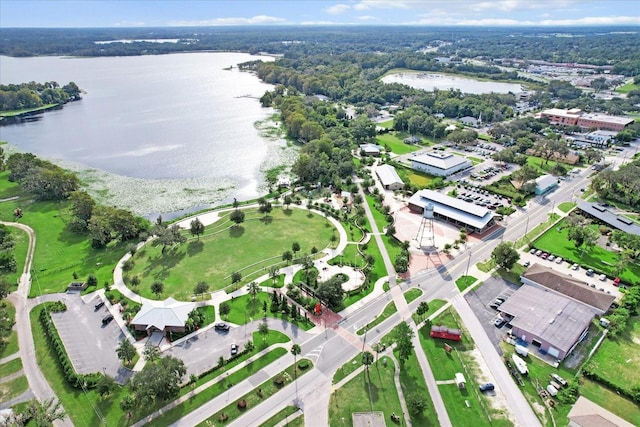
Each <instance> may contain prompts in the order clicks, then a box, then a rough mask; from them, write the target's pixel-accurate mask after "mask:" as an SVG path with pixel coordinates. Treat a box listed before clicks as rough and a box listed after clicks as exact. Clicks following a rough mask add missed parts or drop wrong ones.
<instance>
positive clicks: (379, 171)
mask: <svg viewBox="0 0 640 427" xmlns="http://www.w3.org/2000/svg"><path fill="white" fill-rule="evenodd" d="M376 175H377V176H378V179H379V180H380V183H381V184H382V186H383V187H384V188H385V189H387V190H401V189H402V187H404V182H402V180H401V179H400V176H399V175H398V172H396V169H395V168H394V167H393V166H391V165H380V166H378V167H377V168H376Z"/></svg>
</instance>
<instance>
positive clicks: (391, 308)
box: [356, 301, 398, 335]
mask: <svg viewBox="0 0 640 427" xmlns="http://www.w3.org/2000/svg"><path fill="white" fill-rule="evenodd" d="M397 311H398V309H397V307H396V303H395V302H393V301H391V302H390V303H389V304H387V305H386V306H385V308H384V310H382V313H380V315H379V316H376V317H375V319H373V320H372V321H371V322H369V323H367V324H366V325H365V326H363V327H362V328H360V329H358V330H357V331H356V334H358V335H362V334H364V332H365V331H368V330H371V329H372V328H374V327H376V326H377V325H379V324H380V323H382V322H383V321H385V320H386V319H387V318H388V317H389V316H391V315H392V314H393V313H395V312H397Z"/></svg>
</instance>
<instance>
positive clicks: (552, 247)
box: [533, 220, 640, 283]
mask: <svg viewBox="0 0 640 427" xmlns="http://www.w3.org/2000/svg"><path fill="white" fill-rule="evenodd" d="M563 224H564V220H563V221H560V222H559V223H558V224H557V225H556V226H554V227H552V228H550V229H549V230H548V231H547V232H546V233H544V234H543V235H542V236H540V237H539V238H538V239H536V240H535V241H534V242H533V246H534V247H535V248H537V249H541V250H543V251H545V252H548V253H551V254H554V255H556V256H558V255H559V256H561V257H562V258H564V259H565V260H567V261H568V262H569V263H574V262H577V263H578V264H580V265H581V266H584V267H585V268H592V269H594V270H595V271H596V272H602V273H605V274H606V275H607V276H609V277H612V276H613V267H614V266H615V265H616V263H617V262H618V259H619V258H620V256H619V255H618V254H616V253H614V252H611V251H608V250H606V249H604V248H602V247H600V246H598V245H595V246H591V247H589V248H588V249H587V250H586V251H585V252H584V256H581V255H582V250H581V249H580V250H579V249H576V248H575V245H574V244H573V242H570V241H569V240H568V239H567V233H568V229H567V228H564V229H562V230H561V228H562V225H563ZM589 227H592V228H593V229H594V230H596V231H597V230H598V226H597V225H595V224H594V225H590V226H589ZM567 265H569V264H567ZM620 278H621V279H622V281H623V282H625V283H640V265H629V266H628V267H627V268H626V269H625V271H624V272H622V274H621V275H620Z"/></svg>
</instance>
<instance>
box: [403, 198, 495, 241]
mask: <svg viewBox="0 0 640 427" xmlns="http://www.w3.org/2000/svg"><path fill="white" fill-rule="evenodd" d="M429 202H431V203H433V206H434V209H433V212H434V216H435V217H437V218H438V217H439V218H443V219H445V220H447V221H450V222H453V223H455V224H458V225H464V226H465V227H467V228H471V229H472V230H474V231H478V232H483V231H485V230H486V229H487V228H489V227H490V226H492V225H493V224H494V220H493V218H494V215H493V212H491V211H490V210H489V209H487V208H484V207H482V206H478V205H474V204H473V203H468V202H465V201H464V200H460V199H456V198H455V197H450V196H447V195H446V194H442V193H438V192H437V191H433V190H420V191H418V192H417V193H415V194H414V195H413V196H411V198H410V199H409V208H410V209H411V210H412V211H414V212H419V213H422V212H423V211H424V207H425V206H426V205H427V203H429Z"/></svg>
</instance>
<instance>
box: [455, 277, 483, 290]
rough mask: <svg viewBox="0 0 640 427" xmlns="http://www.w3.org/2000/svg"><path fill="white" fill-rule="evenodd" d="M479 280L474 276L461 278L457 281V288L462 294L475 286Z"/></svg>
mask: <svg viewBox="0 0 640 427" xmlns="http://www.w3.org/2000/svg"><path fill="white" fill-rule="evenodd" d="M476 281H478V279H476V278H475V277H473V276H460V277H458V278H457V279H456V286H457V287H458V290H459V291H460V292H462V291H464V290H465V289H467V288H468V287H469V286H471V285H473V284H474V283H475V282H476Z"/></svg>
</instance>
